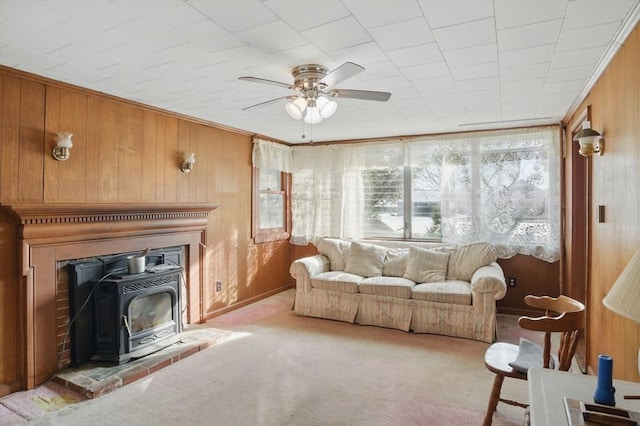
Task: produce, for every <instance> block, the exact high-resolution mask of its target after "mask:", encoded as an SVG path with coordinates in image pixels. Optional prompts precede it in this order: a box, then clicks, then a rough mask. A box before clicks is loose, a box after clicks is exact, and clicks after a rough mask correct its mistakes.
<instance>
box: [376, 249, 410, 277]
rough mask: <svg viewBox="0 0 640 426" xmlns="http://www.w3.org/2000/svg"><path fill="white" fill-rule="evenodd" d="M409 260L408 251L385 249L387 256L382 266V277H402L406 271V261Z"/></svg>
mask: <svg viewBox="0 0 640 426" xmlns="http://www.w3.org/2000/svg"><path fill="white" fill-rule="evenodd" d="M408 259H409V249H408V248H406V249H398V248H390V249H387V256H386V257H385V258H384V264H383V265H382V275H384V276H385V277H401V278H402V277H404V273H405V271H406V270H407V260H408Z"/></svg>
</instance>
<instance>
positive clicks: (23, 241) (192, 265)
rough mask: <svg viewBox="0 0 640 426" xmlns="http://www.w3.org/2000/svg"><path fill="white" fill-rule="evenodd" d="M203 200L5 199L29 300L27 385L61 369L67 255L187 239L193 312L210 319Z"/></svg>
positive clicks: (195, 317) (25, 309) (207, 208)
mask: <svg viewBox="0 0 640 426" xmlns="http://www.w3.org/2000/svg"><path fill="white" fill-rule="evenodd" d="M217 207H218V206H216V205H214V204H210V203H198V204H5V205H0V208H4V209H6V210H7V211H9V212H10V213H11V214H12V215H13V216H14V217H15V218H16V221H17V227H18V242H19V247H20V255H19V257H18V262H19V265H18V266H19V274H20V276H19V277H18V279H19V281H20V283H21V292H20V293H21V294H20V300H23V301H24V305H23V306H22V309H21V311H22V314H23V315H22V316H23V317H24V322H23V324H24V329H23V330H22V333H21V334H22V336H23V339H24V345H23V347H24V348H25V349H24V351H25V353H24V354H23V360H24V362H23V366H24V377H25V383H24V385H25V386H24V387H25V388H26V389H32V388H33V387H35V386H37V385H39V384H41V383H44V382H45V381H47V380H48V379H49V378H50V377H52V376H53V375H54V374H55V373H56V372H57V371H58V365H57V356H58V354H57V344H56V329H55V322H56V321H55V318H56V304H55V297H56V281H57V280H56V274H57V269H56V266H57V263H58V262H60V261H65V260H70V259H78V258H85V257H93V256H102V255H109V254H115V253H125V252H134V251H138V250H143V249H145V248H151V249H154V248H163V247H170V246H183V247H185V259H186V263H187V264H186V265H185V269H186V271H185V272H186V276H187V281H188V282H187V293H188V294H187V320H188V322H189V323H200V322H203V321H205V320H206V313H205V307H204V301H205V300H206V286H205V277H206V276H207V271H206V267H207V265H206V262H205V261H204V259H205V255H206V244H207V241H206V229H207V223H208V215H209V213H210V212H211V211H213V210H214V209H216V208H217Z"/></svg>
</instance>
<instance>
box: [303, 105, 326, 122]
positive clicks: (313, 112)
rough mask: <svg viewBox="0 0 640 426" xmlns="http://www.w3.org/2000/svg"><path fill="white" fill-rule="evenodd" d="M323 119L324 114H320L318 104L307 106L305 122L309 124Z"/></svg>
mask: <svg viewBox="0 0 640 426" xmlns="http://www.w3.org/2000/svg"><path fill="white" fill-rule="evenodd" d="M321 121H322V115H320V108H318V107H317V106H310V107H309V108H307V114H306V115H305V116H304V122H305V123H309V124H317V123H319V122H321Z"/></svg>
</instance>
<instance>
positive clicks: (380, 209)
mask: <svg viewBox="0 0 640 426" xmlns="http://www.w3.org/2000/svg"><path fill="white" fill-rule="evenodd" d="M363 183H364V193H365V208H364V214H363V223H364V226H363V236H364V237H367V238H413V239H430V240H433V239H436V240H440V239H441V238H442V235H441V232H440V168H439V167H437V166H429V165H423V166H415V167H410V166H399V167H393V168H372V169H367V170H364V171H363Z"/></svg>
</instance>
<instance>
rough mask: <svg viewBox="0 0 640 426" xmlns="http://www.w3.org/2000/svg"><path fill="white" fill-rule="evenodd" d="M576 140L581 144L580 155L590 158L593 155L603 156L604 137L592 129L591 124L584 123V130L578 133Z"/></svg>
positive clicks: (588, 122)
mask: <svg viewBox="0 0 640 426" xmlns="http://www.w3.org/2000/svg"><path fill="white" fill-rule="evenodd" d="M575 138H576V139H577V140H578V143H579V144H580V149H579V151H578V152H579V153H580V155H582V156H583V157H590V156H591V155H593V153H597V154H598V155H602V152H603V151H604V142H603V141H602V135H601V134H600V133H598V132H596V131H595V130H593V129H592V128H591V122H590V121H585V122H584V123H582V130H580V131H579V132H578V133H576V136H575Z"/></svg>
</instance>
